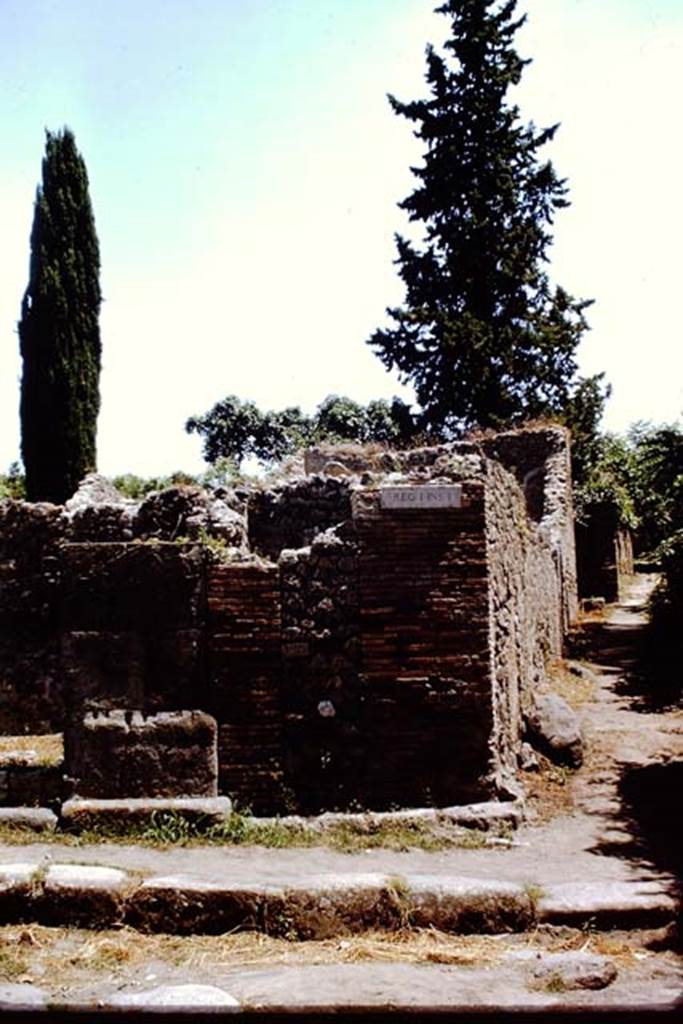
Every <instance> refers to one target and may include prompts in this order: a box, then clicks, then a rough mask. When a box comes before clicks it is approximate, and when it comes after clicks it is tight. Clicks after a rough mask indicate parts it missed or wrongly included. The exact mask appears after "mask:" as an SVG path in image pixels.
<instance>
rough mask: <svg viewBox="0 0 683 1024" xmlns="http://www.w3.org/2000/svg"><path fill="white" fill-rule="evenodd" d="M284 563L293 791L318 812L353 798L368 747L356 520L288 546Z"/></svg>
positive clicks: (297, 800) (285, 696) (285, 682)
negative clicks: (307, 541)
mask: <svg viewBox="0 0 683 1024" xmlns="http://www.w3.org/2000/svg"><path fill="white" fill-rule="evenodd" d="M279 568H280V587H281V601H282V686H283V691H282V700H283V716H284V728H285V737H284V739H285V743H284V747H285V759H286V780H287V789H288V793H289V796H290V799H291V800H293V801H294V804H295V805H296V806H298V807H301V808H302V809H304V810H307V811H311V812H313V811H317V810H320V809H321V808H328V809H334V808H338V807H344V806H348V805H349V803H350V802H351V801H353V799H354V798H356V797H357V795H358V790H359V777H361V775H362V772H363V771H364V765H365V763H366V760H367V757H368V754H369V750H368V742H367V737H366V735H365V734H364V732H363V726H362V693H361V685H360V675H359V672H360V640H359V600H360V598H359V592H358V544H357V540H356V536H355V530H354V529H353V526H352V524H351V523H350V522H349V521H348V520H347V522H346V523H345V524H343V525H342V526H341V527H339V528H337V529H330V530H327V531H325V532H324V533H322V534H320V535H319V536H318V537H317V538H316V539H315V540H314V541H313V543H312V544H311V545H310V546H307V547H304V548H300V549H298V550H284V551H283V552H282V554H281V556H280V561H279ZM359 773H360V775H359Z"/></svg>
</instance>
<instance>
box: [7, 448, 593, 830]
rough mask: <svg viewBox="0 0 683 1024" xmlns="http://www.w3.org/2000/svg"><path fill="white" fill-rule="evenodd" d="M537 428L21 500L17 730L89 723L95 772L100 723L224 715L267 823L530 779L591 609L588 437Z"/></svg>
mask: <svg viewBox="0 0 683 1024" xmlns="http://www.w3.org/2000/svg"><path fill="white" fill-rule="evenodd" d="M528 438H529V432H525V433H524V434H519V435H511V436H510V437H508V436H507V435H505V437H503V438H502V439H501V438H499V439H498V442H497V444H498V448H497V449H496V452H497V458H496V459H493V458H491V457H489V456H490V455H493V454H495V453H494V447H493V442H492V441H490V440H487V441H486V445H484V444H483V443H479V442H477V443H471V442H470V443H457V444H455V443H454V444H450V445H443V446H438V447H431V448H421V449H413V450H410V451H407V452H393V453H386V452H385V453H382V452H375V453H374V454H372V455H371V458H369V461H368V466H367V467H366V468H364V469H362V470H359V465H358V463H357V458H358V452H356V451H355V450H354V454H353V458H354V460H356V461H354V463H353V467H354V468H353V472H351V471H350V468H349V467H345V466H344V464H343V458H344V454H343V452H342V453H341V455H340V460H341V461H338V462H337V463H336V465H334V466H332V467H330V465H329V463H330V459H329V453H327V454H326V459H327V462H326V465H327V466H328V468H329V471H330V472H334V474H335V475H334V476H327V477H326V476H313V477H311V478H305V479H295V480H294V481H292V482H289V483H283V484H282V485H280V486H279V487H276V488H273V489H271V490H261V489H260V488H259V489H255V490H254V491H251V492H247V491H241V492H236V493H232V492H227V491H226V492H217V493H214V494H211V495H207V494H204V493H203V492H201V491H199V490H198V489H197V488H174V489H171V490H169V491H166V492H162V493H160V494H157V495H150V496H149V497H148V498H146V499H145V501H144V502H142V503H140V504H135V503H131V502H127V501H125V500H123V499H120V500H119V499H118V498H117V497H116V495H115V494H113V495H112V494H111V493H110V492H109V491H107V492H106V493H104V495H102V494H100V496H99V499H98V500H99V504H96V505H92V504H89V501H92V495H91V496H90V497H88V495H87V494H86V495H85V496H84V495H83V494H81V492H79V495H77V496H76V497H75V499H73V500H72V502H71V503H69V505H67V506H66V507H65V508H63V509H59V508H54V507H53V506H37V505H35V506H31V505H25V504H22V503H12V502H9V503H4V504H2V505H0V584H1V586H0V724H2V725H3V726H4V727H5V731H24V729H27V730H28V729H31V730H34V729H38V730H40V731H48V730H59V729H62V728H63V727H64V726H66V733H67V737H66V745H67V748H68V760H69V762H70V765H71V766H72V767H74V768H75V769H76V768H78V754H77V753H74V750H75V747H74V745H73V742H72V740H73V736H74V735H75V733H74V732H70V730H72V728H73V729H76V728H78V729H81V730H82V728H83V725H82V723H83V720H84V716H85V715H86V714H87V713H90V712H94V711H99V712H101V713H104V712H110V711H112V710H113V709H114V710H115V709H119V710H120V711H122V712H124V711H126V710H128V711H131V710H137V711H139V712H140V713H141V714H142V715H143V719H144V720H146V718H145V716H149V715H153V714H155V713H158V712H162V711H177V710H178V711H180V710H184V709H201V710H202V711H203V712H206V713H207V714H208V715H211V716H212V717H213V718H214V719H215V720H216V722H217V732H218V735H217V749H218V787H219V790H220V791H221V792H225V793H228V794H229V795H231V796H232V797H233V798H234V799H235V800H236V801H237V803H238V804H240V805H242V806H249V807H251V808H252V809H253V810H255V811H258V812H262V813H275V812H283V811H294V810H302V811H308V812H314V811H319V810H323V809H337V808H344V807H353V806H359V805H360V804H362V805H364V806H368V807H373V808H378V809H380V808H388V807H392V806H398V805H407V804H423V803H436V804H447V803H456V802H462V801H469V800H474V799H478V798H483V797H487V796H491V795H495V794H496V793H498V794H504V793H506V792H510V791H514V771H515V768H516V759H517V752H518V748H519V742H520V731H521V713H522V710H523V709H524V708H525V706H526V704H527V703H528V701H529V699H530V695H531V693H532V691H533V689H534V688H535V687H536V686H537V685H538V684H539V683H540V682H541V681H542V680H543V678H544V671H545V664H546V661H547V659H548V658H549V657H553V656H557V655H558V654H559V653H560V647H561V637H562V629H563V626H564V625H565V624H566V622H567V621H568V619H569V617H570V608H571V606H572V579H573V576H572V565H573V562H572V559H573V544H570V543H569V540H568V539H567V536H568V535H567V530H568V526H567V517H568V516H569V515H570V512H571V494H570V492H569V491H568V488H569V487H570V480H569V477H568V475H567V468H568V462H567V452H566V437H565V435H564V433H563V432H562V431H560V432H559V433H558V432H557V431H555V432H553V431H550V432H548V431H544V432H531V441H530V442H529V441H528ZM560 441H561V442H562V444H564V446H565V447H564V448H562V444H560ZM525 443H527V444H528V445H529V447H530V451H526V449H525V448H524V444H525ZM486 446H488V447H486ZM486 452H488V453H489V454H488V455H487V454H486ZM504 464H505V465H504ZM506 465H507V466H509V467H510V468H511V469H514V471H515V472H514V475H513V473H512V472H510V471H508V469H506V468H505V466H506ZM388 469H390V472H389V473H387V470H388ZM345 473H346V474H347V475H344V474H345ZM95 484H96V481H95V483H92V487H95ZM97 487H99V484H97ZM456 496H457V500H456ZM442 498H443V499H444V500H443V501H442ZM446 499H447V500H446ZM444 502H445V503H444ZM573 600H574V602H575V595H574V596H573ZM3 700H4V704H3V703H2V702H3Z"/></svg>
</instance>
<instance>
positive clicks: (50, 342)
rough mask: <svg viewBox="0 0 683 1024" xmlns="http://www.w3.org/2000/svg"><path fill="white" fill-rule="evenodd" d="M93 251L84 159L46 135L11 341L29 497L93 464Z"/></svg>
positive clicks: (63, 490) (96, 365) (58, 492)
mask: <svg viewBox="0 0 683 1024" xmlns="http://www.w3.org/2000/svg"><path fill="white" fill-rule="evenodd" d="M99 270H100V256H99V245H98V241H97V234H96V231H95V221H94V217H93V212H92V207H91V204H90V197H89V193H88V176H87V172H86V168H85V163H84V161H83V158H82V157H81V155H80V153H79V152H78V150H77V148H76V142H75V139H74V136H73V134H72V132H71V131H69V129H68V128H64V129H63V130H62V131H60V132H56V133H55V134H53V133H51V132H47V138H46V145H45V157H44V159H43V166H42V184H41V185H40V186H39V187H38V191H37V195H36V200H35V207H34V216H33V228H32V231H31V259H30V268H29V282H28V286H27V288H26V292H25V294H24V298H23V302H22V306H21V319H20V321H19V339H20V348H21V355H22V359H23V374H22V380H21V451H22V459H23V462H24V468H25V471H26V492H27V496H28V498H29V499H30V500H31V501H53V502H57V503H60V502H63V501H65V500H66V499H67V498H69V497H70V496H71V495H72V494H73V493H74V491H75V490H76V488H77V487H78V484H79V482H80V481H81V480H82V478H83V477H84V476H85V475H86V474H87V473H88V472H91V471H92V470H94V469H95V467H96V433H97V415H98V412H99V407H100V396H99V376H100V358H101V346H100V331H99V311H100V302H101V293H100V284H99Z"/></svg>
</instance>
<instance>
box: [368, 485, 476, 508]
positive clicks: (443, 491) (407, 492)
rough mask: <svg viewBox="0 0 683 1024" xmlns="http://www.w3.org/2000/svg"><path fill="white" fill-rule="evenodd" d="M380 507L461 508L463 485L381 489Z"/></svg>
mask: <svg viewBox="0 0 683 1024" xmlns="http://www.w3.org/2000/svg"><path fill="white" fill-rule="evenodd" d="M379 495H380V507H381V508H387V509H397V508H407V509H421V508H461V507H462V485H461V484H434V485H432V486H430V485H426V486H424V487H381V488H380V492H379Z"/></svg>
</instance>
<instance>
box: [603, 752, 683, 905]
mask: <svg viewBox="0 0 683 1024" xmlns="http://www.w3.org/2000/svg"><path fill="white" fill-rule="evenodd" d="M621 772H622V774H621V777H620V779H619V783H618V795H619V799H620V802H621V810H620V812H619V814H618V816H616V818H615V825H618V826H620V827H621V828H622V829H624V830H625V831H627V832H628V833H629V834H630V837H631V838H630V840H629V841H628V842H612V841H610V840H604V841H601V842H600V843H599V844H598V846H597V847H596V848H595V850H594V852H596V853H602V854H606V855H608V856H610V857H625V858H628V859H629V860H633V861H636V862H638V863H640V864H642V865H643V866H648V867H650V866H652V867H655V868H657V869H658V870H660V871H666V872H668V873H670V874H671V875H673V876H674V877H675V878H676V882H677V889H678V892H679V894H680V893H681V892H683V831H681V830H680V828H679V827H678V826H679V808H680V794H681V792H682V791H683V761H671V762H668V763H666V764H650V765H644V766H634V765H622V768H621Z"/></svg>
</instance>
